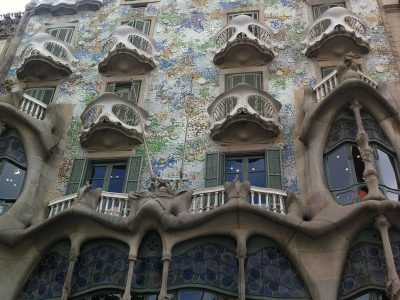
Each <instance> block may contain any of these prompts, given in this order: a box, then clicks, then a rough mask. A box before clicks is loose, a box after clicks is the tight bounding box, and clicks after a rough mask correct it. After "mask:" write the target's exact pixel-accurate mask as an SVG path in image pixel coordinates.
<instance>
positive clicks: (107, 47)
mask: <svg viewBox="0 0 400 300" xmlns="http://www.w3.org/2000/svg"><path fill="white" fill-rule="evenodd" d="M103 51H104V52H105V53H107V56H106V57H105V58H104V59H103V60H102V61H101V62H100V63H99V71H100V72H101V73H126V72H132V71H134V70H135V69H143V70H152V69H155V68H156V67H157V61H156V58H155V57H156V54H157V53H156V43H155V41H154V39H153V38H151V37H150V36H148V35H146V34H144V33H143V32H141V31H139V30H137V29H135V28H133V27H130V26H126V25H122V26H119V27H118V28H117V29H116V30H115V31H114V33H113V34H112V35H111V37H110V38H109V39H108V40H107V41H106V42H105V44H104V46H103Z"/></svg>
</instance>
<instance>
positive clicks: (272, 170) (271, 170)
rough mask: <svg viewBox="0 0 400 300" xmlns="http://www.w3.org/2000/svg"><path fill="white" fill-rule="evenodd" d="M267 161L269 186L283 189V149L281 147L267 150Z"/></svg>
mask: <svg viewBox="0 0 400 300" xmlns="http://www.w3.org/2000/svg"><path fill="white" fill-rule="evenodd" d="M265 162H266V164H267V165H266V168H265V170H266V171H267V176H266V180H267V187H270V188H274V189H279V190H281V189H282V174H281V151H280V150H279V149H267V150H265Z"/></svg>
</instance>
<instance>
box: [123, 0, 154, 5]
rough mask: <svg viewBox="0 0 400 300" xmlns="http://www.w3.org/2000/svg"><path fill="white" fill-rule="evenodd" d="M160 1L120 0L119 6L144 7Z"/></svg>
mask: <svg viewBox="0 0 400 300" xmlns="http://www.w3.org/2000/svg"><path fill="white" fill-rule="evenodd" d="M159 1H160V0H121V4H129V5H131V7H144V6H147V4H149V3H154V2H159Z"/></svg>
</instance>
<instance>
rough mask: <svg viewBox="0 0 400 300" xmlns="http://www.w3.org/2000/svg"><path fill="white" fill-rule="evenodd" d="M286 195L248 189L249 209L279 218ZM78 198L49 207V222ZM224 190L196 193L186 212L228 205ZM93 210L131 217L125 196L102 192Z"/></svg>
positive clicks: (74, 196)
mask: <svg viewBox="0 0 400 300" xmlns="http://www.w3.org/2000/svg"><path fill="white" fill-rule="evenodd" d="M286 196H287V195H286V192H284V191H281V190H276V189H271V188H261V187H255V186H251V187H250V194H249V201H248V203H249V205H251V206H255V207H258V208H260V209H263V210H267V211H270V212H276V213H279V214H286V213H287V205H286ZM76 197H77V194H76V193H75V194H71V195H68V196H65V197H61V198H59V199H56V200H54V201H52V202H50V203H49V205H48V207H49V218H51V217H54V216H55V215H57V214H59V213H60V212H62V211H64V210H66V209H67V208H69V207H71V206H72V204H73V202H74V199H76ZM228 202H229V201H228V198H227V196H226V194H225V187H224V186H218V187H213V188H204V189H199V190H196V191H194V192H193V195H192V204H191V205H190V209H189V212H190V213H192V214H198V213H202V212H206V211H209V210H213V209H217V208H218V207H222V206H224V205H225V204H226V203H228ZM96 210H97V211H98V212H101V213H103V214H106V215H112V216H119V217H127V216H129V213H130V206H129V202H128V194H122V193H111V192H104V191H103V192H101V195H100V202H99V205H98V206H97V208H96Z"/></svg>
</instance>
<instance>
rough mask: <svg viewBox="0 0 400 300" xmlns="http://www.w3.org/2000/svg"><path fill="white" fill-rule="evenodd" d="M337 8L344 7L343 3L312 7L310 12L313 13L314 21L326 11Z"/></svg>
mask: <svg viewBox="0 0 400 300" xmlns="http://www.w3.org/2000/svg"><path fill="white" fill-rule="evenodd" d="M337 6H340V7H346V5H345V4H344V3H343V2H338V3H326V4H319V5H313V6H312V11H313V16H314V19H317V18H319V17H320V16H321V15H322V14H323V13H324V12H326V11H327V10H328V9H330V8H332V7H337Z"/></svg>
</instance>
